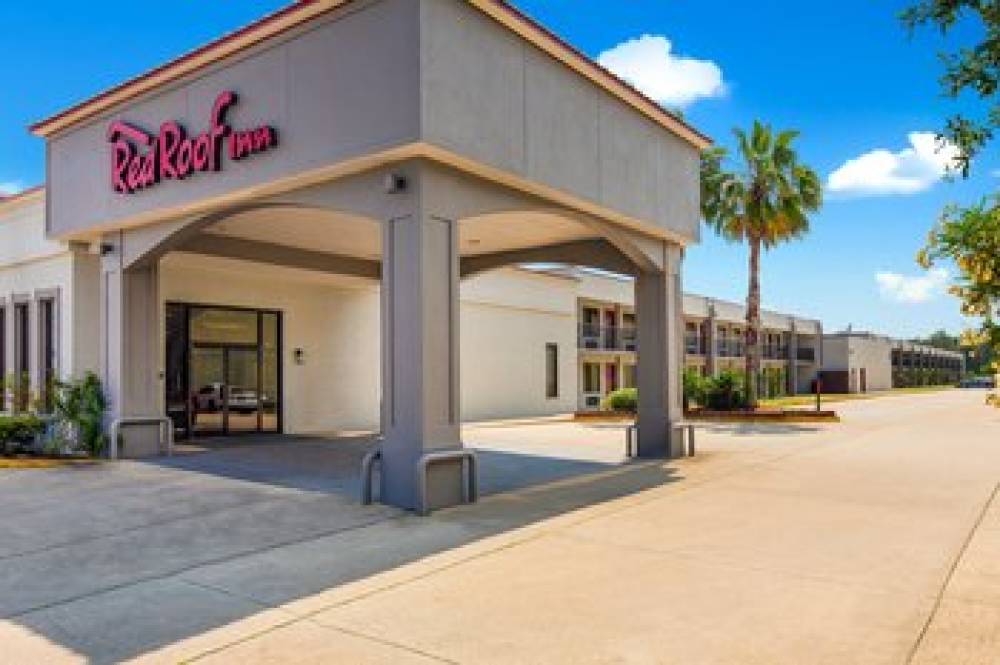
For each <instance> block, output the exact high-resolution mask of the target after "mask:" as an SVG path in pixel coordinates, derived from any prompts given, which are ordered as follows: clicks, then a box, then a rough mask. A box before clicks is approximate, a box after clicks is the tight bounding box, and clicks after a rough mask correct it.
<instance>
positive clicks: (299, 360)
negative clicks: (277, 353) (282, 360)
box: [292, 347, 306, 365]
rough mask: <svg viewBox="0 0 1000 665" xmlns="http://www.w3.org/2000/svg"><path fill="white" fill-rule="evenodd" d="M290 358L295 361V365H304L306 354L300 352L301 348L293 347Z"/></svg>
mask: <svg viewBox="0 0 1000 665" xmlns="http://www.w3.org/2000/svg"><path fill="white" fill-rule="evenodd" d="M292 357H293V358H294V359H295V364H296V365H304V364H305V362H306V352H305V351H303V350H302V347H295V350H294V351H292Z"/></svg>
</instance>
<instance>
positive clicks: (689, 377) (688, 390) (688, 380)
mask: <svg viewBox="0 0 1000 665" xmlns="http://www.w3.org/2000/svg"><path fill="white" fill-rule="evenodd" d="M710 381H711V379H708V378H706V377H704V376H702V375H701V372H699V371H698V370H694V369H686V370H684V409H685V410H687V409H688V408H689V407H690V405H691V403H692V402H694V403H695V404H698V405H700V406H704V405H705V394H706V392H707V391H708V384H709V382H710Z"/></svg>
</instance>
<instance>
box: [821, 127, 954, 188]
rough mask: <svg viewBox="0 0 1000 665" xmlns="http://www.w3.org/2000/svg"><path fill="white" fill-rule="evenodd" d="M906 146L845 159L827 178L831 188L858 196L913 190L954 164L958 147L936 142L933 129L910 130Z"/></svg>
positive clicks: (931, 180)
mask: <svg viewBox="0 0 1000 665" xmlns="http://www.w3.org/2000/svg"><path fill="white" fill-rule="evenodd" d="M908 138H909V141H910V147H909V148H903V149H902V150H899V151H898V152H892V151H890V150H885V149H883V148H880V149H878V150H872V151H871V152H866V153H865V154H863V155H861V156H860V157H856V158H854V159H849V160H847V161H846V162H844V163H843V164H842V165H841V166H840V168H838V169H837V170H835V171H834V172H833V173H831V174H830V177H829V178H827V181H826V188H827V189H828V190H829V191H831V192H837V193H841V194H853V195H858V196H878V195H884V194H913V193H916V192H922V191H924V190H925V189H928V188H929V187H931V186H932V185H933V184H934V183H936V182H937V181H939V180H940V179H941V178H943V177H944V176H945V174H946V172H947V170H948V168H949V167H950V166H954V164H955V158H956V157H957V156H958V149H957V148H956V147H955V146H954V145H953V144H951V143H947V144H945V145H939V144H938V140H937V136H936V135H935V134H934V133H933V132H910V134H909V135H908Z"/></svg>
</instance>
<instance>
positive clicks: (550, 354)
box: [545, 344, 559, 399]
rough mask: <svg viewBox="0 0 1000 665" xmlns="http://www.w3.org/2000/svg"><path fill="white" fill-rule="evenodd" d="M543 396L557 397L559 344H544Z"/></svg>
mask: <svg viewBox="0 0 1000 665" xmlns="http://www.w3.org/2000/svg"><path fill="white" fill-rule="evenodd" d="M545 396H546V397H548V398H549V399H552V398H555V397H559V345H558V344H546V345H545Z"/></svg>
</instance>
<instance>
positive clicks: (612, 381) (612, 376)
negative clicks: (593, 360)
mask: <svg viewBox="0 0 1000 665" xmlns="http://www.w3.org/2000/svg"><path fill="white" fill-rule="evenodd" d="M604 385H605V386H607V389H608V392H611V391H612V390H618V365H615V364H614V363H608V364H607V365H605V366H604Z"/></svg>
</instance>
